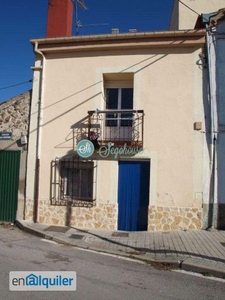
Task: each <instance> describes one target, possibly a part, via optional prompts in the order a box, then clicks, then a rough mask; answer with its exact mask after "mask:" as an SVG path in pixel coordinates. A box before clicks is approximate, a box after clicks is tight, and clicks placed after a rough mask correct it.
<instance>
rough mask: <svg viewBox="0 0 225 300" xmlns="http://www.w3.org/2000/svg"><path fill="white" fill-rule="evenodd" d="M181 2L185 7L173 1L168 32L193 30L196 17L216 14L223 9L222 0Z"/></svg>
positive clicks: (185, 0)
mask: <svg viewBox="0 0 225 300" xmlns="http://www.w3.org/2000/svg"><path fill="white" fill-rule="evenodd" d="M182 2H183V3H184V4H185V5H186V6H185V5H183V4H182V3H181V2H179V1H178V0H174V4H173V11H172V15H171V20H170V30H185V29H194V27H195V24H196V21H197V18H198V15H201V14H206V13H212V12H216V11H218V10H219V9H220V8H224V7H225V3H224V0H213V1H209V0H182ZM187 6H188V7H189V8H190V9H189V8H188V7H187ZM192 10H193V11H192Z"/></svg>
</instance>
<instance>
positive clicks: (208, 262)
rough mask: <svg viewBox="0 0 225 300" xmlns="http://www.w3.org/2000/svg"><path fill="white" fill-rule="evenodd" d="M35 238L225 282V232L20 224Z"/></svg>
mask: <svg viewBox="0 0 225 300" xmlns="http://www.w3.org/2000/svg"><path fill="white" fill-rule="evenodd" d="M16 225H17V226H18V227H19V228H20V229H22V230H24V231H27V232H29V233H31V234H35V235H37V236H40V237H43V238H45V239H49V240H53V241H55V242H58V243H63V244H66V245H71V246H74V247H79V248H85V249H90V250H95V251H98V252H105V253H111V254H115V255H120V256H125V257H130V258H135V259H139V260H143V261H145V262H148V263H150V264H152V265H154V266H156V267H162V268H180V269H182V270H186V271H192V272H197V273H202V274H204V275H206V276H215V277H219V278H224V279H225V231H217V230H213V231H206V230H192V231H181V230H180V231H169V232H167V231H166V232H144V231H141V232H140V231H139V232H124V231H109V230H97V229H93V230H81V229H78V228H74V227H64V226H52V225H47V224H45V225H44V224H39V223H33V222H31V221H24V220H18V221H16Z"/></svg>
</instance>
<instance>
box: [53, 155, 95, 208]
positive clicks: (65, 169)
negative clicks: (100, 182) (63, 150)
mask: <svg viewBox="0 0 225 300" xmlns="http://www.w3.org/2000/svg"><path fill="white" fill-rule="evenodd" d="M94 170H95V166H94V162H93V161H84V160H81V159H80V158H79V157H78V156H73V157H69V158H68V157H64V158H61V159H58V158H56V159H55V160H53V161H52V163H51V204H52V205H68V203H70V205H71V206H87V207H92V206H93V205H94V200H95V197H94V193H95V184H94V178H95V174H94Z"/></svg>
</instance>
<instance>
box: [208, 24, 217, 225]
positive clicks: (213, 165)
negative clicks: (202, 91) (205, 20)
mask: <svg viewBox="0 0 225 300" xmlns="http://www.w3.org/2000/svg"><path fill="white" fill-rule="evenodd" d="M209 32H210V30H209V26H208V25H206V46H207V57H208V76H209V100H210V118H211V120H210V121H211V122H210V169H211V178H212V180H211V193H210V203H211V204H212V208H211V209H210V207H209V212H210V217H211V218H210V219H211V224H209V225H211V227H213V228H216V227H217V213H218V212H217V209H216V207H215V205H216V204H217V190H216V188H217V124H216V120H217V118H216V108H215V106H216V99H215V96H216V93H215V88H213V77H212V73H211V68H212V61H211V51H210V46H211V44H212V43H213V41H210V39H209V34H210V33H209ZM214 86H215V84H214ZM211 200H212V202H211ZM210 203H209V204H210Z"/></svg>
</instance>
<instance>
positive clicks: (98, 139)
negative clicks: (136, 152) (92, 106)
mask: <svg viewBox="0 0 225 300" xmlns="http://www.w3.org/2000/svg"><path fill="white" fill-rule="evenodd" d="M88 115H89V118H88V137H89V139H90V140H91V141H92V142H93V144H94V145H95V148H98V147H99V146H102V145H106V144H108V143H109V142H111V143H113V144H114V145H115V146H117V147H123V146H124V145H125V144H126V145H127V146H138V147H142V146H143V128H144V126H143V125H144V111H143V110H131V109H127V110H126V109H121V110H113V109H106V110H95V111H92V110H91V111H88Z"/></svg>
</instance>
